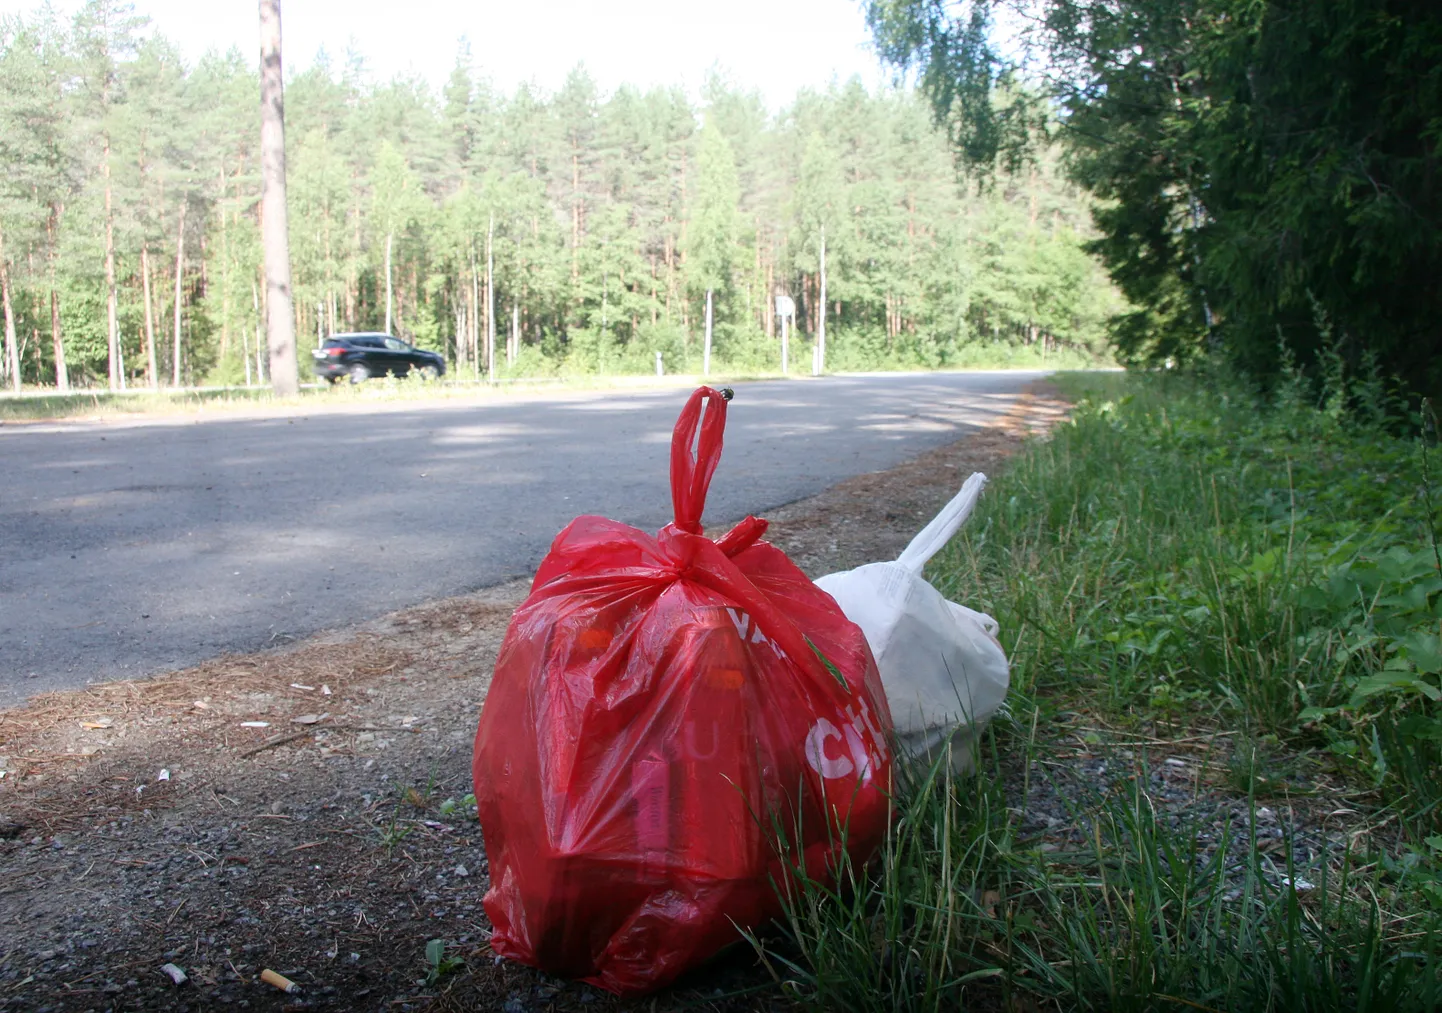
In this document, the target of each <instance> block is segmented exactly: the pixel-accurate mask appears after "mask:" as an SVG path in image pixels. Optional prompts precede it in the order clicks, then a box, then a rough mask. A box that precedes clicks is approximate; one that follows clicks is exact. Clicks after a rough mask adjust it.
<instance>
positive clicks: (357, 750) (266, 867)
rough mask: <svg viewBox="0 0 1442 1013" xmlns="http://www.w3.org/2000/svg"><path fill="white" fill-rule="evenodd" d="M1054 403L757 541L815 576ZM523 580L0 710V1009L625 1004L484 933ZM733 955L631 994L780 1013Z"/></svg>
mask: <svg viewBox="0 0 1442 1013" xmlns="http://www.w3.org/2000/svg"><path fill="white" fill-rule="evenodd" d="M1065 407H1066V406H1065V404H1064V403H1063V402H1061V401H1060V400H1059V398H1058V396H1057V394H1056V392H1055V390H1054V389H1052V388H1049V387H1045V386H1038V387H1037V388H1035V389H1034V391H1033V393H1031V394H1029V395H1027V396H1026V397H1024V398H1023V399H1022V401H1021V402H1020V403H1019V405H1018V407H1017V409H1016V410H1015V411H1014V412H1013V413H1012V414H1011V415H1010V416H1008V417H1007V418H1006V419H1004V420H1003V422H1002V424H1000V425H998V426H996V427H993V428H990V429H986V430H983V431H981V432H979V433H976V434H974V435H972V436H970V437H968V438H967V439H965V440H963V441H961V442H959V443H956V444H953V445H951V446H949V447H945V448H942V449H940V450H936V451H933V452H931V453H928V454H926V455H923V456H922V457H919V458H916V459H914V460H912V461H910V462H908V463H906V464H903V465H901V466H900V467H897V468H894V469H891V470H889V471H884V472H878V473H875V474H871V475H863V476H860V477H857V478H854V479H851V480H849V481H847V482H843V483H842V484H840V485H838V486H835V487H833V488H832V489H829V490H827V491H826V492H824V493H822V494H821V495H819V496H815V497H812V498H810V499H807V500H803V501H800V502H797V503H793V504H791V505H789V506H786V507H783V508H782V509H780V510H776V511H773V512H772V513H771V514H770V515H769V518H770V520H771V522H772V527H771V529H770V533H769V537H770V539H771V540H772V541H774V542H776V543H777V544H778V545H780V546H781V547H782V548H783V549H784V550H785V551H787V552H788V553H789V554H790V555H791V556H792V558H794V559H795V560H796V561H797V563H798V564H799V565H800V566H801V567H802V568H803V569H804V570H805V571H806V572H807V573H809V574H811V575H813V576H816V575H820V574H822V573H826V572H829V571H832V570H836V569H843V568H847V567H851V566H856V565H859V564H861V563H865V562H869V561H872V560H876V559H885V558H891V557H894V556H895V555H896V554H897V553H898V552H899V551H900V550H901V548H902V547H903V546H904V545H905V544H906V542H907V540H908V539H909V538H910V537H911V535H912V534H914V533H915V532H916V531H917V530H918V529H919V528H920V526H921V525H922V524H923V523H925V521H926V520H928V519H929V518H930V517H931V516H932V514H933V513H934V512H935V511H936V509H937V508H938V507H939V506H940V505H941V504H942V503H944V502H945V501H946V500H947V499H948V498H949V497H950V496H951V495H952V494H953V493H954V492H955V491H956V489H957V488H958V486H959V485H960V484H961V481H962V480H963V479H964V478H965V477H966V476H967V475H968V474H970V473H971V472H972V471H976V470H980V471H986V472H989V473H994V472H995V471H996V470H997V469H998V468H999V467H1000V466H1001V464H1002V462H1003V461H1004V460H1005V459H1006V457H1008V456H1009V455H1010V454H1012V453H1014V452H1015V451H1016V450H1017V448H1018V447H1020V445H1021V443H1022V440H1023V438H1024V436H1025V435H1026V434H1027V433H1028V432H1036V431H1041V430H1043V429H1044V428H1045V427H1047V426H1048V425H1050V424H1052V423H1053V422H1055V421H1056V420H1057V419H1059V418H1061V417H1062V415H1063V414H1064V411H1065ZM526 590H527V583H526V582H514V583H511V584H507V585H503V586H500V587H494V588H489V589H486V590H484V591H480V592H477V593H475V594H471V595H465V596H461V597H457V598H451V599H448V600H445V601H440V602H434V603H431V604H429V605H425V606H421V607H417V608H413V609H408V610H406V611H403V612H398V613H394V614H392V615H389V616H386V617H384V618H382V619H380V620H377V621H375V622H373V623H369V624H366V625H365V626H362V627H359V628H356V629H351V630H344V631H336V632H331V633H327V634H323V635H319V636H316V637H313V638H311V639H310V640H307V641H305V642H303V643H301V644H298V645H295V646H292V647H289V648H286V649H284V650H277V651H273V652H265V653H261V654H255V655H245V656H229V657H222V658H217V659H215V660H213V661H210V662H207V663H206V664H203V665H200V666H198V667H196V668H193V669H189V670H186V671H182V672H177V673H172V674H169V675H165V676H163V677H158V678H155V679H150V680H143V681H133V682H117V683H109V684H104V685H97V686H93V687H90V688H88V689H86V690H84V691H78V692H72V693H57V694H51V695H47V696H43V697H39V698H37V699H35V700H33V701H32V702H31V703H30V704H29V705H27V706H25V707H22V708H17V709H14V710H10V711H4V712H0V769H3V770H4V772H5V773H4V774H3V776H0V872H3V878H0V1011H6V1013H8V1011H20V1010H26V1011H40V1010H54V1011H62V1010H77V1011H79V1010H95V1011H102V1010H114V1011H119V1010H150V1009H157V1010H161V1009H163V1010H177V1011H188V1010H208V1009H213V1008H219V1007H221V1006H230V1005H235V1006H239V1007H243V1008H249V1009H258V1010H265V1009H297V1008H309V1009H327V1010H382V1009H384V1010H405V1009H422V1008H427V1007H429V1008H446V1009H505V1010H507V1011H508V1013H521V1011H527V1010H544V1009H568V1010H569V1009H580V1008H583V1007H584V1008H587V1009H597V1010H599V1009H612V1008H622V1007H624V1006H625V1005H626V1004H623V1003H618V1002H617V1001H615V1000H613V999H611V998H610V997H609V996H605V995H602V994H601V993H599V992H597V991H596V990H593V989H590V988H587V987H585V986H581V985H576V984H573V983H569V982H563V981H559V980H554V979H548V978H545V977H543V976H541V975H538V974H536V973H534V972H532V971H530V970H528V969H525V968H520V967H516V966H513V965H510V964H498V963H496V962H495V961H493V960H492V958H491V956H490V951H489V948H488V947H487V946H486V940H487V938H488V935H489V927H488V924H487V922H486V919H485V916H484V913H483V911H482V908H481V897H482V895H483V893H484V892H485V889H486V886H487V884H488V878H487V864H486V858H485V853H484V850H483V848H482V842H481V838H480V833H479V830H478V827H477V825H476V823H475V820H474V810H473V809H471V808H469V807H468V806H467V805H466V804H465V803H464V798H465V796H466V795H467V794H468V793H469V792H470V791H471V786H470V759H471V744H472V737H473V736H474V733H475V725H476V716H477V713H478V711H479V707H480V704H481V701H482V700H483V698H484V696H485V692H486V687H487V685H488V681H489V678H490V671H491V667H492V665H493V663H494V660H495V654H496V650H497V648H498V647H499V645H500V641H501V637H502V635H503V634H504V632H505V627H506V623H507V622H508V620H509V618H510V615H511V612H512V610H513V609H514V608H515V606H516V605H517V604H519V603H520V601H521V600H522V598H523V597H524V595H525V592H526ZM434 939H442V940H446V941H447V950H446V954H447V956H456V957H460V958H462V959H464V960H465V961H466V966H465V969H464V970H462V971H460V972H458V973H456V974H453V975H451V976H450V977H449V978H448V979H447V980H446V982H445V983H444V985H427V984H426V977H427V963H426V959H425V951H426V944H427V942H428V941H430V940H434ZM167 963H172V964H174V965H177V966H178V967H180V968H183V969H184V971H185V973H186V974H187V975H188V976H189V981H188V982H187V983H186V984H184V985H181V986H176V985H174V984H172V982H171V980H170V978H168V977H167V976H166V975H165V974H164V973H162V971H161V966H162V965H163V964H167ZM753 965H754V961H752V960H750V959H749V957H748V955H747V954H745V953H740V952H736V953H734V954H733V955H732V956H731V957H730V958H728V959H723V960H721V961H719V962H718V963H717V964H716V965H715V966H713V967H711V968H708V969H706V970H705V971H702V972H700V973H699V974H697V975H693V976H692V977H691V978H690V979H688V980H687V981H686V982H685V983H684V984H683V986H682V987H679V988H677V989H674V990H672V991H670V992H667V993H663V994H662V995H661V996H660V997H658V998H657V1000H656V1001H655V1002H653V1001H651V1000H647V1001H646V1002H645V1004H644V1006H645V1008H647V1009H652V1010H659V1009H680V1008H695V1007H704V1008H708V1009H717V1010H742V1009H747V1010H749V1009H770V1008H773V1006H777V1007H778V1008H779V1006H780V1003H781V1000H779V998H777V997H776V993H775V992H774V991H773V990H771V989H770V988H769V987H768V988H761V989H759V990H758V988H757V986H758V985H764V981H763V980H762V979H760V978H759V977H758V972H757V971H756V970H755V968H754V966H753ZM264 968H270V969H273V970H275V971H278V972H280V973H282V974H284V975H287V976H288V977H290V978H291V979H293V980H294V981H295V982H297V983H298V984H299V985H300V986H301V988H302V989H303V992H302V993H301V994H300V995H299V996H286V995H283V994H282V993H280V992H279V991H277V990H275V989H273V988H271V987H270V986H268V985H265V984H262V983H261V982H260V981H259V975H260V972H261V970H262V969H264Z"/></svg>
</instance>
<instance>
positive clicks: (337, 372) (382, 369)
mask: <svg viewBox="0 0 1442 1013" xmlns="http://www.w3.org/2000/svg"><path fill="white" fill-rule="evenodd" d="M310 354H311V361H312V364H313V365H314V366H315V375H316V376H319V377H323V378H325V380H326V381H328V382H329V383H336V382H337V381H339V380H340V379H341V377H348V378H349V379H350V382H351V383H361V382H362V381H365V380H369V379H370V378H371V377H373V376H385V375H387V374H390V375H392V376H405V375H406V374H407V373H409V372H410V371H411V370H413V369H416V370H419V371H420V373H421V375H422V376H424V377H425V378H426V379H428V380H434V379H435V378H436V377H438V376H440V375H441V374H442V373H444V372H445V371H446V360H445V359H443V358H442V357H441V356H439V355H437V354H436V353H435V352H427V351H425V350H424V349H420V348H416V347H415V346H414V345H408V344H406V343H405V342H404V341H402V340H401V339H400V338H395V337H392V336H391V335H389V334H379V333H365V334H336V335H332V336H331V337H329V338H326V340H325V344H324V345H322V346H321V347H320V348H315V349H312V350H311V353H310Z"/></svg>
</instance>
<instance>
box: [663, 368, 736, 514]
mask: <svg viewBox="0 0 1442 1013" xmlns="http://www.w3.org/2000/svg"><path fill="white" fill-rule="evenodd" d="M729 400H731V391H730V390H715V389H714V388H711V387H697V388H696V390H695V391H693V392H692V394H691V397H690V398H688V399H687V401H686V407H685V408H682V409H681V416H680V417H679V418H678V419H677V420H676V430H675V432H674V433H672V435H671V506H672V509H673V510H674V512H675V515H676V527H677V528H679V529H680V530H682V531H685V532H687V533H689V534H693V535H699V534H701V513H702V511H704V510H705V509H706V492H707V490H708V489H710V488H711V476H713V475H714V474H716V466H717V465H718V464H720V463H721V435H722V433H723V432H725V430H726V402H727V401H729ZM703 406H704V409H705V410H704V412H703V410H702V409H703ZM698 430H699V431H700V434H701V435H700V438H699V439H698V438H697V435H696V434H697V431H698ZM693 443H694V444H696V450H695V452H694V453H692V450H691V444H693Z"/></svg>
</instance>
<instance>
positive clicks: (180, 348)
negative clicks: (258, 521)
mask: <svg viewBox="0 0 1442 1013" xmlns="http://www.w3.org/2000/svg"><path fill="white" fill-rule="evenodd" d="M455 52H456V56H455V66H454V70H453V71H452V72H451V74H450V76H449V79H448V80H447V82H446V84H445V86H444V88H442V89H440V91H439V93H437V92H436V91H435V90H433V89H432V88H431V87H430V86H428V85H427V83H426V82H425V81H424V80H421V79H419V78H406V77H401V78H396V79H393V80H389V81H376V80H374V79H373V75H371V74H370V73H369V72H368V71H367V69H366V65H365V61H364V58H363V56H362V55H361V54H357V53H347V54H345V56H344V58H343V59H342V60H340V61H338V62H337V61H335V60H333V59H332V58H331V57H330V56H329V55H327V54H326V53H325V52H321V53H320V54H318V55H317V56H316V58H315V59H314V60H313V61H312V62H310V63H308V64H305V63H303V61H298V60H295V59H291V60H290V61H289V62H288V67H289V68H290V72H289V74H288V80H287V83H286V94H285V112H286V143H287V177H288V189H289V205H290V210H289V214H290V244H291V259H292V270H293V276H294V293H295V306H296V330H297V333H298V335H299V336H300V340H301V349H302V354H304V350H305V348H307V347H308V342H309V341H311V340H316V341H318V340H319V339H320V338H322V337H323V336H324V335H326V334H328V333H336V332H343V331H348V330H386V331H389V332H392V333H394V334H396V335H398V336H400V337H403V338H405V339H406V340H409V341H411V342H413V343H415V344H417V345H419V346H421V347H425V348H430V349H434V350H437V351H441V352H443V353H444V354H445V355H446V356H447V359H448V361H450V362H451V363H452V375H453V376H460V377H462V378H479V377H489V378H505V377H519V376H534V375H548V374H564V373H596V372H600V373H622V372H651V371H652V370H653V369H654V368H655V362H656V356H657V353H660V355H661V358H662V361H663V363H664V368H665V369H666V370H667V371H668V372H686V371H697V370H699V368H700V367H701V364H702V356H703V349H702V347H701V345H702V340H701V336H702V334H703V332H704V324H705V314H706V305H707V299H708V294H709V296H710V300H711V305H712V312H713V318H714V354H715V359H716V362H717V363H718V364H719V366H720V367H721V368H729V369H733V370H746V369H750V370H776V369H777V368H779V366H780V331H781V327H780V322H779V321H778V319H777V316H776V299H775V297H776V296H778V295H789V296H790V297H792V299H793V300H794V304H795V307H796V309H795V319H794V321H793V322H792V323H791V324H790V325H789V326H790V328H791V329H792V330H793V331H794V335H795V339H796V340H795V341H794V342H793V343H792V347H791V349H790V366H791V369H792V371H793V372H795V371H798V369H799V370H803V371H805V370H809V367H810V365H811V363H810V355H811V346H812V342H813V341H814V339H815V337H816V334H817V331H818V327H823V328H824V329H825V334H826V340H825V349H826V362H825V365H826V367H827V368H828V369H858V368H901V367H941V366H946V365H949V364H964V363H974V362H978V361H986V362H997V363H1004V362H1008V361H1036V362H1039V363H1040V362H1044V361H1051V362H1057V361H1060V360H1059V356H1060V357H1065V356H1067V355H1070V359H1069V360H1067V361H1072V362H1075V361H1078V360H1079V359H1095V358H1096V357H1097V356H1099V355H1104V354H1105V345H1106V334H1105V323H1106V320H1107V319H1108V317H1109V316H1110V315H1112V314H1113V313H1114V312H1115V311H1116V310H1117V309H1119V308H1120V306H1121V301H1120V297H1119V296H1118V295H1117V294H1116V290H1115V289H1114V288H1113V287H1112V286H1111V284H1110V283H1109V282H1108V281H1107V279H1106V277H1105V274H1104V273H1103V272H1102V270H1101V268H1100V267H1099V266H1098V264H1097V263H1096V262H1095V261H1094V259H1093V258H1092V257H1091V256H1090V255H1089V254H1088V253H1086V252H1085V250H1084V244H1085V243H1086V241H1087V240H1088V239H1089V238H1092V236H1091V233H1092V231H1093V226H1092V224H1091V219H1090V210H1089V208H1090V201H1089V198H1088V197H1087V196H1086V195H1085V193H1084V192H1083V191H1082V190H1080V189H1079V188H1078V187H1076V186H1075V185H1074V184H1071V183H1069V182H1067V181H1066V180H1065V178H1064V176H1063V174H1062V173H1061V172H1060V171H1059V169H1058V167H1057V159H1056V158H1055V157H1052V156H1051V155H1050V153H1048V154H1047V155H1044V157H1040V158H1037V159H1035V160H1033V161H1032V163H1031V164H1030V165H1029V168H1028V169H1027V170H1026V171H1025V172H1021V173H1017V174H1015V175H1014V176H1013V177H1010V178H1008V179H1006V180H1002V181H996V182H994V183H993V184H992V185H984V186H983V185H978V184H977V183H976V182H975V181H974V180H973V181H968V180H967V179H966V178H964V177H963V176H961V175H959V174H958V170H957V167H956V163H955V160H954V159H953V157H952V153H951V149H950V147H949V144H948V139H947V136H946V133H945V131H944V130H941V129H938V128H937V126H936V125H935V124H934V123H933V118H932V114H931V110H930V107H929V106H928V105H927V103H926V101H925V100H924V99H923V98H921V97H919V96H918V95H916V93H915V92H914V91H912V90H909V89H905V88H899V87H898V88H885V89H880V90H872V91H868V90H867V89H866V88H865V87H863V86H862V85H861V84H860V83H859V82H858V81H855V80H853V81H847V82H833V83H832V84H831V85H830V86H829V87H826V88H824V89H819V90H810V91H803V92H802V93H801V94H799V95H797V96H796V98H795V100H794V102H792V103H791V104H790V105H789V106H787V107H786V108H784V109H781V110H779V111H775V112H773V111H771V110H768V109H767V108H766V106H765V104H764V103H763V101H762V100H761V98H760V97H759V95H758V94H757V93H755V92H752V91H748V90H746V89H745V88H744V87H742V86H739V85H737V84H734V83H732V82H730V81H728V80H727V79H726V77H725V76H724V75H723V74H721V73H720V72H719V71H715V70H713V71H712V72H711V73H710V74H709V75H708V77H707V80H706V83H705V85H704V87H703V88H702V93H701V95H700V100H699V102H698V101H693V100H692V99H691V98H690V97H688V95H687V93H686V92H685V91H684V90H683V89H681V88H680V87H674V88H656V89H651V90H646V91H640V90H637V89H633V88H630V87H625V86H623V87H620V88H618V89H616V90H615V92H614V93H611V94H603V93H602V92H601V91H600V89H599V88H598V87H597V85H596V84H595V83H594V82H593V81H592V80H591V78H590V77H589V76H588V75H587V73H586V70H585V69H584V67H583V66H577V67H576V68H575V69H574V70H573V71H572V72H571V73H570V75H569V76H568V78H567V79H566V81H565V83H564V85H563V86H562V87H561V88H560V89H559V90H558V91H556V92H554V93H548V92H545V91H543V90H541V89H539V88H538V87H533V86H522V87H519V88H517V89H516V90H515V91H514V92H512V93H510V94H502V93H500V92H498V91H497V90H496V89H495V88H494V87H493V86H492V85H491V84H490V83H489V82H488V81H487V78H486V76H485V68H484V66H481V65H478V63H477V61H476V60H475V59H474V58H473V57H472V54H471V51H470V49H469V46H468V45H467V44H466V42H465V40H461V41H460V42H459V44H458V45H457V47H456V51H455ZM258 96H259V77H258V72H257V68H256V66H255V65H254V61H253V60H252V59H251V58H250V56H249V55H248V54H247V55H242V54H241V53H239V52H238V51H235V50H232V51H230V52H228V53H217V52H211V53H208V54H206V55H205V56H204V57H202V58H201V59H199V60H198V61H196V62H195V63H194V64H193V65H188V64H187V63H186V61H185V60H184V59H182V57H181V55H180V54H179V52H178V51H177V49H176V47H175V46H174V45H172V44H171V43H170V42H168V41H167V39H166V37H165V35H164V32H163V26H157V25H152V24H150V23H149V22H147V20H146V19H144V18H141V17H138V16H136V15H135V14H134V13H133V11H132V8H131V7H130V6H129V5H126V4H122V3H119V2H116V0H91V2H90V3H88V4H87V5H86V6H84V7H83V8H82V9H81V11H80V12H79V14H78V15H77V16H76V17H75V18H74V19H73V21H69V22H65V21H62V20H60V19H59V18H58V17H57V16H56V15H55V14H54V13H53V12H52V11H50V10H49V9H48V8H45V9H42V10H40V11H38V12H36V13H34V14H32V15H30V16H26V17H20V18H12V19H10V20H8V21H6V22H5V23H4V25H3V28H0V168H3V171H0V282H3V295H4V305H5V313H6V334H7V348H6V355H5V363H4V368H5V375H6V380H7V383H8V384H9V385H10V386H12V387H14V388H15V389H20V387H21V385H22V384H24V385H46V386H54V387H58V388H60V389H67V388H90V387H106V386H108V387H109V388H110V389H121V388H128V387H136V386H147V385H148V386H156V385H162V386H164V385H174V386H185V385H199V384H234V383H241V382H260V381H262V380H264V379H265V377H264V370H265V368H266V363H265V356H264V355H262V354H261V353H260V351H259V349H260V347H261V346H263V344H264V342H263V340H262V334H263V328H262V327H261V322H262V321H263V319H264V313H265V308H266V307H265V305H264V302H265V285H264V282H263V277H262V265H261V246H260V238H259V237H260V221H259V218H260V175H259V165H258V155H259V153H258V143H259V130H258V124H259V99H258ZM823 263H824V272H823ZM823 273H824V274H825V276H826V277H825V287H824V291H825V305H824V306H823V305H822V292H823V285H822V275H823Z"/></svg>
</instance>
